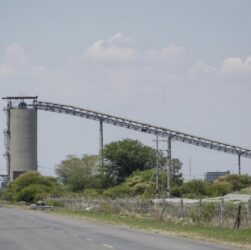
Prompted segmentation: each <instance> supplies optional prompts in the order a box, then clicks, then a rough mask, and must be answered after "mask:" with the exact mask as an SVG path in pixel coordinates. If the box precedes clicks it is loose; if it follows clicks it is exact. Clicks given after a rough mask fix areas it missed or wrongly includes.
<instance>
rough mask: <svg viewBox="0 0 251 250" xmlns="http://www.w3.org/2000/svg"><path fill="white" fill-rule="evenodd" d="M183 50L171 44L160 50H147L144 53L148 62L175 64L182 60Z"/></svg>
mask: <svg viewBox="0 0 251 250" xmlns="http://www.w3.org/2000/svg"><path fill="white" fill-rule="evenodd" d="M184 53H185V49H184V48H183V47H180V46H176V45H175V44H171V45H169V46H167V47H164V48H162V49H149V50H146V51H145V58H146V61H148V62H161V63H177V62H180V60H181V59H183V57H184Z"/></svg>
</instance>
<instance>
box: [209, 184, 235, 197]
mask: <svg viewBox="0 0 251 250" xmlns="http://www.w3.org/2000/svg"><path fill="white" fill-rule="evenodd" d="M232 190H233V186H232V184H231V183H230V182H227V181H221V182H219V181H215V182H214V183H213V184H212V185H211V186H210V187H209V191H208V192H209V194H210V196H212V197H216V196H224V195H226V194H228V193H231V192H232Z"/></svg>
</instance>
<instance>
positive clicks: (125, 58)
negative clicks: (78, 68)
mask: <svg viewBox="0 0 251 250" xmlns="http://www.w3.org/2000/svg"><path fill="white" fill-rule="evenodd" d="M130 43H131V39H129V38H128V37H126V36H124V35H123V34H122V33H117V34H115V35H114V36H113V37H111V38H110V39H108V41H105V40H99V41H97V42H95V43H94V44H93V45H91V46H90V47H89V48H88V49H87V51H86V52H85V54H84V57H85V56H88V57H89V58H92V59H95V60H98V61H100V60H101V61H109V62H119V63H127V62H132V61H133V60H134V59H135V58H136V57H137V55H136V51H135V50H134V49H133V48H131V47H130V46H129V44H130Z"/></svg>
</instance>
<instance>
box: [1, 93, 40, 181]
mask: <svg viewBox="0 0 251 250" xmlns="http://www.w3.org/2000/svg"><path fill="white" fill-rule="evenodd" d="M28 99H29V98H28ZM26 101H27V100H26V98H21V97H19V98H18V99H8V105H7V108H6V113H7V120H8V122H7V129H6V132H5V136H6V138H7V139H6V154H5V155H6V157H7V168H9V169H7V172H8V174H9V177H10V180H14V179H15V178H17V177H18V176H19V175H20V174H22V173H24V172H26V171H29V170H37V110H36V109H35V108H34V107H32V106H29V105H27V103H26Z"/></svg>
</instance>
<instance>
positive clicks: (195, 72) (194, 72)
mask: <svg viewBox="0 0 251 250" xmlns="http://www.w3.org/2000/svg"><path fill="white" fill-rule="evenodd" d="M215 72H216V68H214V67H212V66H210V65H208V64H206V63H204V62H198V63H195V64H194V65H192V66H191V67H190V68H188V70H187V73H188V75H189V76H191V77H194V76H203V75H207V76H208V75H212V74H214V73H215Z"/></svg>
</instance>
